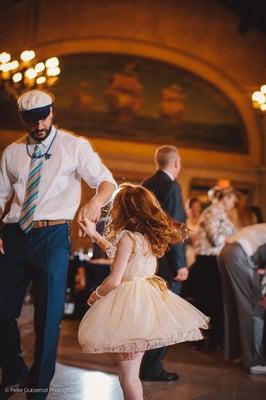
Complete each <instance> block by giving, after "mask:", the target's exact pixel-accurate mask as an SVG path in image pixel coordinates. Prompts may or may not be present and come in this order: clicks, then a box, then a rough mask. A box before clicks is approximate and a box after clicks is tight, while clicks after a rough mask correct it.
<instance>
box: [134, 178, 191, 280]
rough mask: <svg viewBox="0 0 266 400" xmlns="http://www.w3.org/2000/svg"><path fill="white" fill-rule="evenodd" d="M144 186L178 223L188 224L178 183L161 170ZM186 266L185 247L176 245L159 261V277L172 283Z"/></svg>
mask: <svg viewBox="0 0 266 400" xmlns="http://www.w3.org/2000/svg"><path fill="white" fill-rule="evenodd" d="M142 185H143V186H144V187H145V188H147V189H149V190H150V191H151V192H153V194H154V195H155V196H156V198H157V199H158V200H159V202H160V204H161V206H162V208H163V209H164V210H165V211H166V212H167V213H168V214H169V215H170V216H171V217H172V218H174V219H175V220H177V221H178V222H186V214H185V210H184V205H183V200H182V195H181V188H180V185H179V184H178V183H177V182H176V181H172V180H171V178H170V177H169V176H168V175H167V174H166V173H165V172H164V171H161V170H158V171H157V172H156V173H155V174H154V175H152V176H151V177H149V178H148V179H146V180H145V181H143V183H142ZM185 266H186V259H185V245H184V244H183V243H179V244H175V245H173V246H172V247H171V249H170V250H169V251H168V252H167V253H166V254H165V255H164V256H163V257H162V258H160V259H159V270H158V275H159V276H161V277H162V278H164V279H165V280H167V281H168V282H169V283H171V282H172V280H173V278H174V277H175V276H176V274H177V271H178V269H180V268H183V267H185Z"/></svg>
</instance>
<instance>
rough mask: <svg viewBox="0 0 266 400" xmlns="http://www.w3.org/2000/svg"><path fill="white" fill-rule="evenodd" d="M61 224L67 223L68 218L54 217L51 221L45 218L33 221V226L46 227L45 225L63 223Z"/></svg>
mask: <svg viewBox="0 0 266 400" xmlns="http://www.w3.org/2000/svg"><path fill="white" fill-rule="evenodd" d="M63 224H69V220H68V219H55V220H53V221H49V220H47V219H43V220H41V221H34V222H33V228H46V227H47V226H53V225H63Z"/></svg>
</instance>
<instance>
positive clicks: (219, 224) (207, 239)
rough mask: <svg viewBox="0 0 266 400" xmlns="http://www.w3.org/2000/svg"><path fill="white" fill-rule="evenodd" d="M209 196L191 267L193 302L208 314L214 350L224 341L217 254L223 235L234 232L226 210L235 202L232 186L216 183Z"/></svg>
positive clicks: (211, 348)
mask: <svg viewBox="0 0 266 400" xmlns="http://www.w3.org/2000/svg"><path fill="white" fill-rule="evenodd" d="M208 194H209V197H210V198H211V200H212V203H211V205H210V206H208V207H207V208H206V209H205V210H204V211H203V212H202V214H201V216H200V229H199V235H198V240H197V241H196V244H195V250H196V254H197V256H196V262H195V264H194V265H193V266H192V268H191V269H190V278H189V279H190V280H191V286H192V287H193V289H194V291H195V292H194V298H195V302H194V304H195V306H196V307H198V308H199V309H200V310H201V311H202V312H205V313H207V314H208V315H209V316H210V318H211V329H210V330H209V335H208V349H209V350H215V349H217V347H220V346H222V343H223V303H222V288H221V277H220V273H219V270H218V260H217V256H218V254H219V252H220V251H221V249H222V247H223V246H224V244H225V241H226V238H228V237H229V236H232V235H233V234H234V233H235V232H236V228H235V226H234V225H233V223H232V221H231V220H230V219H229V217H228V214H227V212H228V211H229V210H230V209H232V208H233V207H234V206H235V203H236V196H235V193H234V189H233V187H227V188H223V187H219V186H215V187H214V188H213V189H211V190H210V191H209V193H208Z"/></svg>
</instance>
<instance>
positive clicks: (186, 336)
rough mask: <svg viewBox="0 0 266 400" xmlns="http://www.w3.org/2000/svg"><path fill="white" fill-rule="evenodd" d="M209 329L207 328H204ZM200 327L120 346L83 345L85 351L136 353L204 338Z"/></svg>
mask: <svg viewBox="0 0 266 400" xmlns="http://www.w3.org/2000/svg"><path fill="white" fill-rule="evenodd" d="M204 329H207V328H204ZM203 338H204V336H203V335H202V333H201V331H200V329H199V328H197V329H193V330H192V331H189V332H186V333H183V332H182V333H175V334H173V335H171V336H169V337H167V338H164V339H163V338H160V339H159V338H156V339H150V340H141V339H140V340H136V341H134V342H130V343H125V344H121V345H118V346H108V345H93V344H91V345H90V344H84V345H81V347H82V352H83V353H136V352H143V351H146V350H151V349H157V348H160V347H165V346H170V345H172V344H176V343H182V342H190V341H196V340H201V339H203Z"/></svg>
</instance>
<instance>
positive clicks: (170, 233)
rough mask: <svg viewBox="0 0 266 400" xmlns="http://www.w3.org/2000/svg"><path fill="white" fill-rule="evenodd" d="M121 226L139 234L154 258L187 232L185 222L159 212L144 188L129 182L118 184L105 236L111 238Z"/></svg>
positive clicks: (153, 200) (160, 209)
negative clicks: (181, 222) (145, 241)
mask: <svg viewBox="0 0 266 400" xmlns="http://www.w3.org/2000/svg"><path fill="white" fill-rule="evenodd" d="M124 229H126V230H129V231H130V232H139V233H141V234H143V235H144V236H145V237H146V238H147V239H148V241H149V243H150V246H151V250H152V253H153V254H154V255H155V256H156V257H161V256H163V255H164V253H165V252H166V251H167V250H168V249H169V247H170V246H171V245H173V244H174V243H179V242H182V241H184V240H185V239H186V237H187V232H188V229H187V227H186V225H184V224H180V223H178V222H176V221H174V220H173V219H172V218H171V217H170V216H169V215H168V214H167V213H165V212H164V211H163V209H162V208H161V206H160V204H159V202H158V200H157V199H156V198H155V196H154V195H153V194H152V193H151V192H150V191H149V190H148V189H145V188H144V187H142V186H139V185H133V184H130V183H124V184H122V185H121V186H120V188H119V190H118V192H117V194H116V196H115V198H114V202H113V208H112V210H111V218H110V221H109V223H108V224H107V227H106V236H107V238H108V239H109V240H111V241H112V240H114V238H115V237H116V236H117V234H118V233H120V232H121V231H122V230H124Z"/></svg>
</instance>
